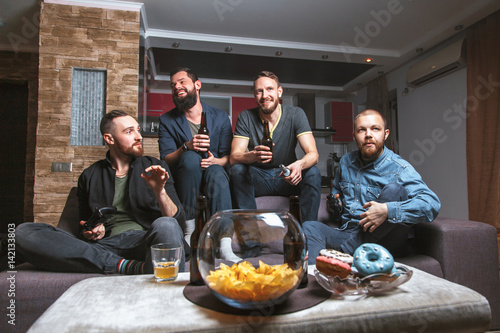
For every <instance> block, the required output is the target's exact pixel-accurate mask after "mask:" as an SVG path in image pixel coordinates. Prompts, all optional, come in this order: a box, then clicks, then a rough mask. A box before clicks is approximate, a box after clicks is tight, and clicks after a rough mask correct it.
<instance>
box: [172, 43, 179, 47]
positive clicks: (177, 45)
mask: <svg viewBox="0 0 500 333" xmlns="http://www.w3.org/2000/svg"><path fill="white" fill-rule="evenodd" d="M179 46H181V43H179V42H175V43H173V44H172V47H175V48H178V47H179Z"/></svg>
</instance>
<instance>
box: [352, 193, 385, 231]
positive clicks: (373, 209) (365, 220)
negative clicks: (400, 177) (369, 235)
mask: <svg viewBox="0 0 500 333" xmlns="http://www.w3.org/2000/svg"><path fill="white" fill-rule="evenodd" d="M363 208H365V209H366V208H368V210H367V211H366V212H364V213H362V214H361V215H360V216H361V221H359V225H360V226H361V227H363V230H364V231H369V232H373V230H375V229H377V228H378V227H379V226H380V225H381V224H382V223H384V222H385V220H387V216H388V215H389V210H388V208H387V205H386V204H385V203H378V202H376V201H369V202H367V203H365V204H364V206H363Z"/></svg>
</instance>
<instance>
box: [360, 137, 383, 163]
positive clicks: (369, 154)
mask: <svg viewBox="0 0 500 333" xmlns="http://www.w3.org/2000/svg"><path fill="white" fill-rule="evenodd" d="M369 142H370V143H373V144H374V145H373V146H370V147H367V146H365V145H364V144H365V142H363V143H362V144H358V148H359V153H360V154H361V159H362V160H363V161H364V162H366V163H370V162H373V161H375V160H376V159H377V158H378V157H379V156H380V154H382V151H383V150H384V143H383V142H382V143H380V142H376V141H369Z"/></svg>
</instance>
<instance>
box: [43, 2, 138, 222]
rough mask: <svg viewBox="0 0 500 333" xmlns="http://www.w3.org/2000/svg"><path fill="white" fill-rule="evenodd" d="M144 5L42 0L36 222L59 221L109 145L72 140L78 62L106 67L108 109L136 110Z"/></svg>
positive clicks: (87, 65) (95, 67)
mask: <svg viewBox="0 0 500 333" xmlns="http://www.w3.org/2000/svg"><path fill="white" fill-rule="evenodd" d="M139 25H140V13H139V10H115V9H106V8H89V7H81V6H70V5H61V4H54V3H42V6H41V12H40V51H39V74H38V80H39V81H38V83H39V87H38V126H37V131H36V153H35V184H34V201H33V211H34V220H35V222H44V223H50V224H53V225H56V224H57V223H58V221H59V217H60V215H61V212H62V210H63V208H64V204H65V202H66V198H67V195H68V193H69V191H70V189H71V187H73V186H76V184H77V180H78V176H79V175H80V173H81V172H82V171H83V170H84V169H85V168H86V167H88V166H90V165H91V164H92V163H94V162H95V161H97V160H99V159H102V158H103V157H104V155H105V153H106V151H107V148H106V147H105V146H97V147H96V146H71V145H70V129H71V80H72V70H73V68H74V67H78V68H89V69H105V70H106V71H107V96H106V110H107V111H110V110H113V109H122V110H124V111H127V112H129V113H131V114H133V115H135V116H137V105H138V80H139ZM52 162H72V163H73V169H72V172H63V173H54V172H51V166H52Z"/></svg>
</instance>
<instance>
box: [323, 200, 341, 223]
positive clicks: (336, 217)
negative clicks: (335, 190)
mask: <svg viewBox="0 0 500 333" xmlns="http://www.w3.org/2000/svg"><path fill="white" fill-rule="evenodd" d="M326 200H327V203H328V208H329V209H330V211H331V212H332V213H333V221H334V222H339V221H340V219H341V217H342V207H341V206H340V200H339V199H338V198H337V197H335V196H334V195H333V194H331V193H330V194H329V195H328V196H327V197H326Z"/></svg>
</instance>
